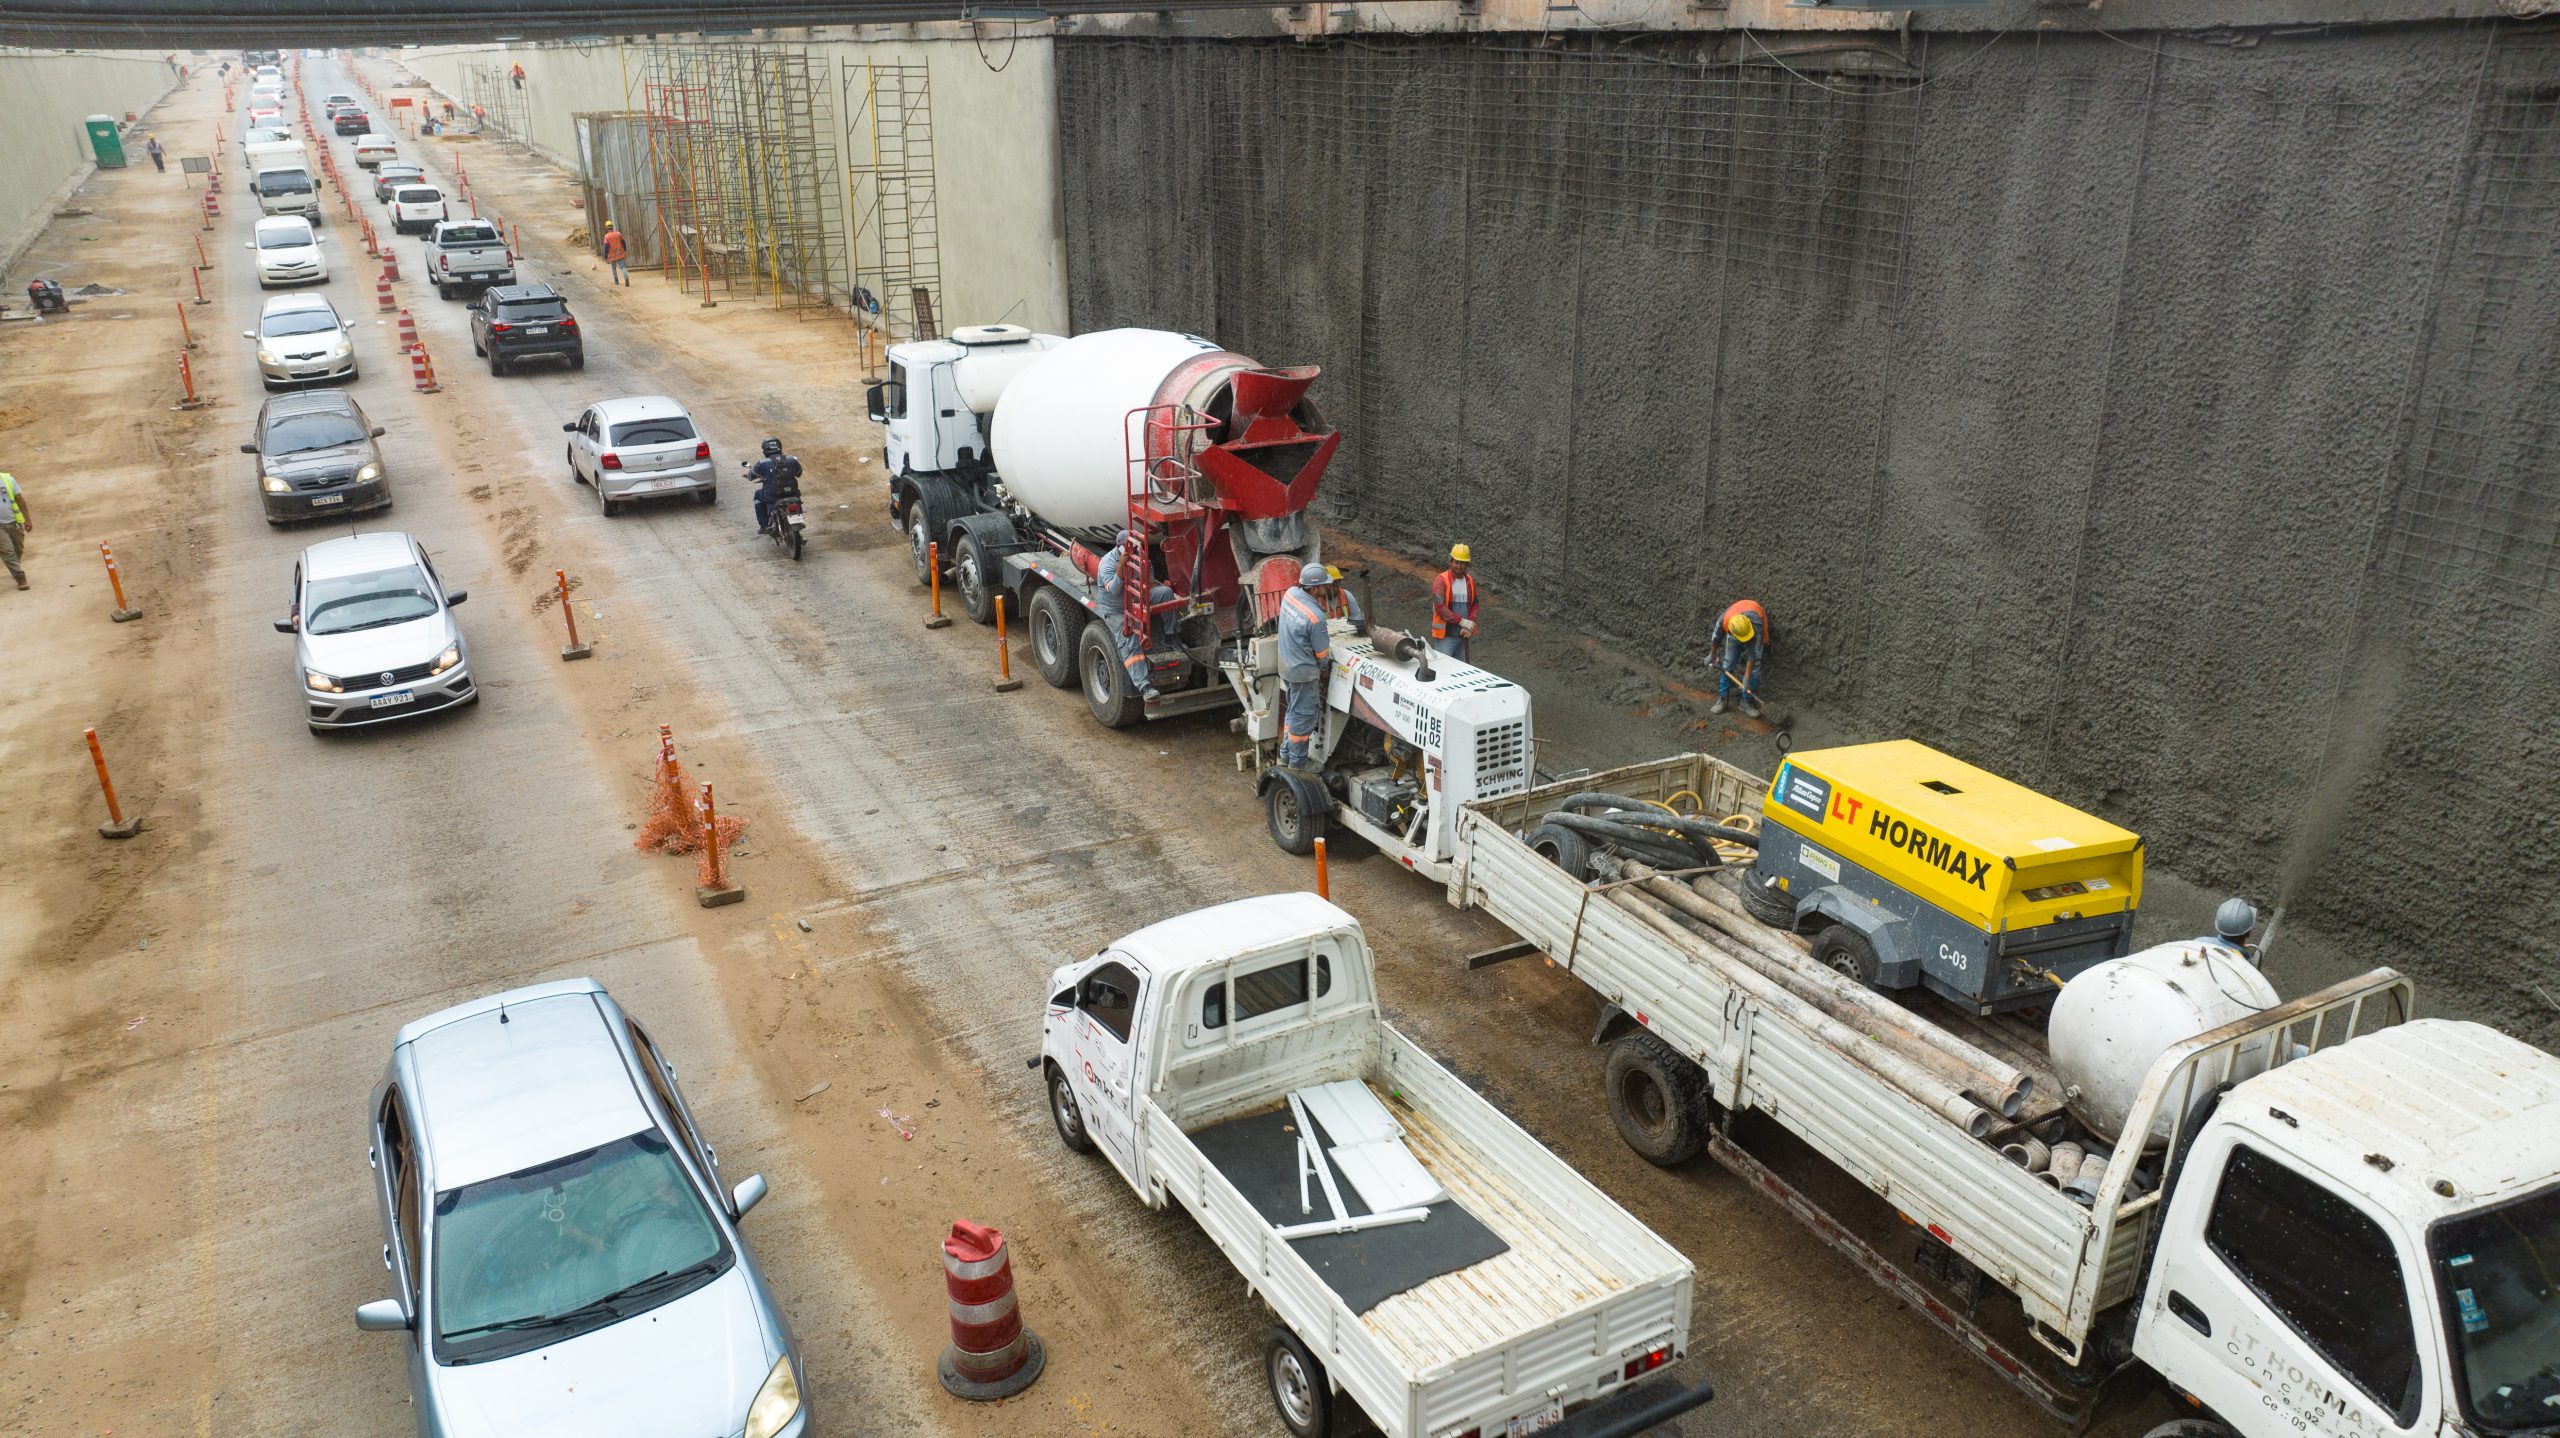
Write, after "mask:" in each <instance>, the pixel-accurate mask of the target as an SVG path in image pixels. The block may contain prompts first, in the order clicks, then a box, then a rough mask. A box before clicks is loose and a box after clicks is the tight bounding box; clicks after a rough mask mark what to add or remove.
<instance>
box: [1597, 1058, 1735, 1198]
mask: <svg viewBox="0 0 2560 1438" xmlns="http://www.w3.org/2000/svg"><path fill="white" fill-rule="evenodd" d="M1602 1082H1604V1083H1605V1084H1607V1085H1608V1089H1609V1117H1610V1119H1611V1121H1613V1122H1615V1123H1616V1124H1617V1125H1618V1137H1620V1138H1622V1139H1625V1140H1626V1141H1627V1147H1629V1148H1631V1149H1634V1150H1635V1151H1636V1155H1637V1156H1638V1157H1640V1158H1642V1159H1643V1160H1644V1161H1645V1162H1647V1163H1650V1164H1655V1165H1658V1166H1660V1167H1663V1168H1670V1167H1672V1166H1673V1165H1675V1164H1680V1163H1685V1162H1687V1161H1688V1160H1690V1159H1692V1158H1695V1157H1697V1156H1698V1150H1700V1149H1702V1148H1704V1147H1706V1145H1707V1126H1708V1124H1709V1122H1710V1121H1711V1119H1712V1117H1713V1114H1712V1108H1713V1100H1711V1099H1710V1098H1709V1097H1708V1096H1707V1076H1706V1075H1705V1074H1703V1073H1701V1072H1699V1071H1698V1066H1697V1065H1696V1064H1693V1063H1691V1062H1689V1061H1688V1060H1687V1059H1684V1058H1682V1057H1681V1056H1680V1054H1679V1051H1678V1050H1676V1049H1674V1048H1672V1047H1671V1045H1669V1044H1667V1043H1664V1042H1663V1041H1662V1040H1661V1039H1660V1038H1658V1037H1656V1036H1655V1035H1653V1034H1652V1033H1649V1032H1647V1031H1646V1030H1643V1029H1638V1030H1636V1031H1635V1032H1634V1033H1631V1034H1629V1035H1627V1036H1626V1037H1625V1038H1622V1039H1620V1040H1618V1041H1617V1042H1616V1043H1614V1044H1611V1045H1610V1046H1609V1062H1608V1066H1607V1067H1606V1069H1604V1070H1603V1077H1602Z"/></svg>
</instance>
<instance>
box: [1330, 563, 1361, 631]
mask: <svg viewBox="0 0 2560 1438" xmlns="http://www.w3.org/2000/svg"><path fill="white" fill-rule="evenodd" d="M1324 572H1325V573H1327V574H1329V575H1332V576H1333V585H1332V587H1331V589H1330V590H1329V591H1328V593H1327V595H1326V598H1325V602H1324V612H1325V613H1327V614H1329V615H1331V616H1333V617H1334V618H1336V619H1348V620H1350V621H1351V626H1352V628H1354V629H1356V630H1358V631H1359V632H1360V633H1362V634H1364V635H1365V634H1367V633H1368V632H1369V618H1368V616H1367V615H1365V614H1362V613H1361V612H1360V601H1359V600H1358V599H1356V598H1354V597H1353V596H1352V593H1351V587H1350V586H1349V585H1347V584H1344V583H1343V582H1342V568H1341V566H1339V565H1334V564H1328V565H1326V566H1325V567H1324Z"/></svg>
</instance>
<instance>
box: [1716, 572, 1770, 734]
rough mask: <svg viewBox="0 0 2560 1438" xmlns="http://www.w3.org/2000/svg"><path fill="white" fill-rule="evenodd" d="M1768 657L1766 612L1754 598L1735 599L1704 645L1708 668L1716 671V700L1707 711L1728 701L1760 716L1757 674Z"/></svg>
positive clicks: (1718, 710) (1721, 708) (1718, 711)
mask: <svg viewBox="0 0 2560 1438" xmlns="http://www.w3.org/2000/svg"><path fill="white" fill-rule="evenodd" d="M1768 657H1769V611H1768V610H1766V609H1763V608H1761V607H1760V601H1759V600H1757V599H1737V600H1735V601H1733V602H1732V603H1731V604H1728V605H1726V606H1725V610H1724V613H1723V614H1722V615H1720V616H1718V617H1717V619H1716V637H1715V638H1714V639H1713V640H1711V641H1709V643H1708V645H1707V667H1708V668H1710V669H1713V670H1714V671H1715V672H1716V702H1715V703H1713V704H1710V705H1708V706H1707V712H1708V713H1710V714H1722V713H1723V712H1724V711H1725V708H1726V706H1727V705H1728V704H1731V705H1733V706H1735V707H1738V708H1740V709H1741V710H1742V712H1743V713H1745V714H1748V715H1750V716H1751V717H1752V718H1755V719H1757V718H1759V717H1760V674H1761V671H1762V670H1763V669H1765V668H1766V667H1767V665H1766V662H1765V661H1766V660H1767V659H1768Z"/></svg>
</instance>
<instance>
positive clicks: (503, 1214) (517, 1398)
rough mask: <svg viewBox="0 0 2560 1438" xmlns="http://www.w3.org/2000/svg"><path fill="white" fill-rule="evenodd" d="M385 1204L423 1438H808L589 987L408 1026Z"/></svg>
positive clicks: (786, 1360) (381, 1089)
mask: <svg viewBox="0 0 2560 1438" xmlns="http://www.w3.org/2000/svg"><path fill="white" fill-rule="evenodd" d="M371 1123H372V1131H373V1136H372V1148H371V1149H370V1150H369V1152H368V1154H367V1157H368V1159H369V1160H370V1161H371V1162H372V1164H373V1168H374V1193H375V1197H376V1200H377V1202H378V1203H379V1206H380V1208H381V1213H382V1238H383V1245H382V1261H383V1265H384V1266H385V1267H386V1268H388V1269H390V1270H391V1277H392V1288H393V1291H394V1293H395V1295H396V1296H394V1297H391V1298H384V1299H377V1300H375V1301H374V1302H371V1303H368V1304H365V1305H364V1306H363V1307H361V1308H358V1309H357V1310H356V1326H357V1327H359V1328H364V1329H371V1330H379V1331H385V1332H399V1333H404V1334H405V1335H406V1339H407V1345H408V1360H409V1391H410V1394H411V1397H412V1400H413V1402H414V1403H415V1405H416V1409H417V1417H418V1431H419V1433H420V1434H421V1435H424V1438H498V1435H502V1434H530V1433H539V1434H543V1435H545V1438H583V1435H590V1434H591V1435H595V1438H801V1435H802V1434H803V1433H805V1432H806V1430H807V1427H808V1423H809V1414H808V1409H807V1406H806V1404H805V1403H804V1402H803V1401H802V1396H801V1395H802V1388H801V1384H802V1382H803V1379H804V1375H803V1373H802V1371H801V1366H800V1347H799V1344H798V1342H797V1341H796V1340H794V1338H793V1337H792V1334H791V1327H790V1325H789V1324H788V1323H786V1322H785V1321H784V1320H783V1317H782V1310H781V1308H780V1306H779V1305H777V1304H776V1303H775V1302H774V1298H773V1293H772V1290H771V1289H770V1288H769V1287H767V1286H766V1283H765V1280H764V1275H763V1274H762V1273H761V1272H759V1271H758V1270H757V1267H756V1262H755V1258H754V1256H753V1255H752V1254H750V1253H749V1252H748V1251H747V1245H746V1240H745V1239H743V1238H741V1237H740V1236H739V1233H738V1220H740V1219H741V1218H743V1217H745V1216H746V1213H747V1210H749V1209H751V1208H753V1207H755V1205H756V1202H757V1201H758V1200H759V1199H761V1198H763V1197H764V1193H765V1182H764V1179H763V1177H762V1176H761V1175H758V1176H754V1177H750V1178H748V1179H746V1180H745V1181H744V1182H742V1183H740V1184H738V1185H737V1186H736V1187H735V1188H734V1189H733V1188H726V1187H724V1186H722V1184H721V1181H720V1155H719V1153H718V1152H717V1151H716V1150H714V1149H713V1148H712V1147H711V1145H710V1144H708V1143H706V1142H704V1140H703V1137H702V1134H701V1132H700V1131H699V1129H698V1128H697V1127H696V1126H695V1124H694V1121H693V1115H692V1114H691V1112H690V1111H688V1110H687V1109H686V1107H685V1102H684V1099H683V1097H682V1095H681V1094H679V1093H678V1092H677V1089H676V1084H675V1069H674V1068H673V1067H672V1066H671V1065H669V1064H668V1063H667V1062H666V1059H665V1057H664V1056H663V1054H662V1053H661V1052H660V1051H659V1050H658V1049H657V1047H656V1046H655V1045H653V1044H652V1043H651V1042H650V1040H649V1035H648V1033H647V1032H646V1031H645V1030H643V1029H642V1028H641V1027H640V1025H639V1024H638V1023H637V1022H635V1021H634V1020H633V1019H632V1018H631V1017H630V1016H629V1015H628V1014H626V1013H624V1012H623V1010H622V1007H621V1006H620V1005H619V1004H616V1003H615V1002H614V1001H613V998H612V996H611V995H609V994H607V993H606V992H605V991H604V989H603V987H602V986H600V985H598V984H597V983H596V982H595V980H593V979H566V980H562V981H559V982H555V983H548V984H537V985H534V986H532V987H530V988H521V989H516V990H513V991H511V992H508V993H503V994H496V995H492V996H491V997H488V998H484V999H478V1000H475V1001H473V1002H471V1003H467V1004H462V1005H458V1006H456V1007H454V1008H450V1009H446V1010H444V1011H443V1012H441V1013H436V1014H431V1015H429V1016H427V1017H426V1018H423V1019H419V1020H417V1021H416V1022H414V1023H411V1024H409V1025H407V1026H406V1027H404V1028H402V1029H401V1030H400V1032H399V1034H398V1035H397V1036H396V1037H394V1038H393V1040H392V1043H391V1063H390V1066H389V1068H388V1069H387V1070H386V1071H385V1072H384V1074H383V1077H382V1082H381V1084H380V1085H378V1086H377V1087H376V1088H375V1089H374V1091H373V1107H372V1110H371Z"/></svg>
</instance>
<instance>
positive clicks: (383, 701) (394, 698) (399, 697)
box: [365, 689, 1529, 1433]
mask: <svg viewBox="0 0 2560 1438" xmlns="http://www.w3.org/2000/svg"><path fill="white" fill-rule="evenodd" d="M365 702H366V704H367V705H368V706H369V707H371V708H375V709H397V708H399V707H400V706H401V705H403V704H415V703H416V702H418V696H417V694H416V693H415V692H414V691H412V690H408V689H395V690H393V691H392V692H390V693H388V694H376V695H374V696H373V697H372V698H371V699H369V700H367V701H365ZM1524 1421H1525V1420H1524ZM1511 1431H1513V1432H1515V1433H1524V1432H1527V1431H1529V1430H1527V1429H1524V1428H1522V1427H1521V1426H1520V1425H1519V1424H1518V1423H1514V1424H1512V1425H1511Z"/></svg>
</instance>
